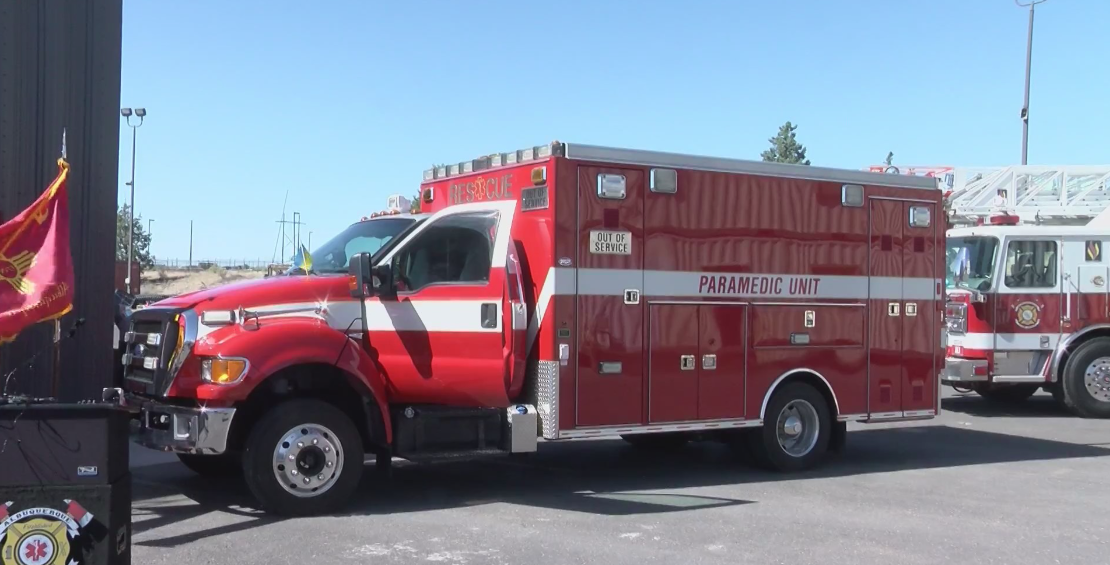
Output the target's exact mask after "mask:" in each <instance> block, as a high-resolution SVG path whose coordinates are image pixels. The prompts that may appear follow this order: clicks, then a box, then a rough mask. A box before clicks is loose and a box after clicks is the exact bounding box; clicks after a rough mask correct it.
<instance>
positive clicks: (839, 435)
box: [829, 422, 848, 453]
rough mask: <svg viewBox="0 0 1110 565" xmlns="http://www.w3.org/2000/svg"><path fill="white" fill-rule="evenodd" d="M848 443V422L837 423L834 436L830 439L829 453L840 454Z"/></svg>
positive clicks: (833, 430)
mask: <svg viewBox="0 0 1110 565" xmlns="http://www.w3.org/2000/svg"><path fill="white" fill-rule="evenodd" d="M847 443H848V422H837V423H836V424H834V425H833V427H832V436H830V437H829V451H830V452H833V453H840V452H842V451H844V446H845V445H846V444H847Z"/></svg>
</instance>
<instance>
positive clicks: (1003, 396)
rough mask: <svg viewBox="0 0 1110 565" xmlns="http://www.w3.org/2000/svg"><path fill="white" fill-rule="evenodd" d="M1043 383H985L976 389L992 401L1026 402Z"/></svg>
mask: <svg viewBox="0 0 1110 565" xmlns="http://www.w3.org/2000/svg"><path fill="white" fill-rule="evenodd" d="M1039 388H1041V385H984V386H982V387H979V388H977V389H976V390H975V392H977V393H979V396H982V397H983V398H986V399H987V400H990V401H992V402H1007V403H1009V402H1024V401H1025V400H1028V399H1029V397H1030V396H1033V394H1034V393H1036V392H1037V389H1039Z"/></svg>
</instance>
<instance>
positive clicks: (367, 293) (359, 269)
mask: <svg viewBox="0 0 1110 565" xmlns="http://www.w3.org/2000/svg"><path fill="white" fill-rule="evenodd" d="M347 274H349V275H350V277H351V279H350V283H349V286H350V291H351V297H352V298H369V297H371V296H373V295H374V285H373V275H372V273H371V268H370V254H369V253H358V254H356V255H354V256H353V257H351V265H350V267H348V268H347Z"/></svg>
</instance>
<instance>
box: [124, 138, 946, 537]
mask: <svg viewBox="0 0 1110 565" xmlns="http://www.w3.org/2000/svg"><path fill="white" fill-rule="evenodd" d="M419 200H420V206H421V210H420V213H418V214H409V213H403V212H401V211H394V212H390V213H386V214H377V215H374V217H369V218H366V219H365V220H364V221H359V222H356V223H355V224H353V225H351V226H349V227H348V228H346V229H345V230H343V231H342V232H341V233H340V234H339V235H337V236H335V237H334V238H332V239H331V240H330V241H328V242H327V243H324V244H323V245H322V246H320V247H319V248H318V249H316V250H314V251H312V252H311V253H309V254H307V255H306V256H305V257H304V258H303V260H301V261H299V262H298V264H297V265H295V266H294V268H292V269H290V271H289V272H288V273H287V274H286V275H284V276H275V277H270V278H267V279H263V280H257V281H249V282H240V283H234V284H230V285H227V286H221V287H216V288H211V289H206V290H202V291H199V292H194V293H190V294H185V295H181V296H176V297H173V298H169V299H166V300H163V301H161V302H159V303H156V304H153V305H151V306H150V307H148V308H144V309H142V310H140V311H137V312H135V314H134V317H133V319H132V320H131V327H130V329H129V331H128V332H127V333H126V336H125V338H126V346H127V353H126V354H125V358H124V360H123V362H124V364H125V368H126V371H125V379H124V381H125V384H124V386H123V389H124V390H122V391H118V392H119V394H120V396H121V402H123V403H125V404H127V405H129V406H132V407H133V409H134V411H135V413H136V417H137V418H138V420H139V422H140V431H139V433H138V438H139V439H138V441H139V442H140V443H141V444H143V445H146V446H148V447H151V448H154V449H159V450H164V451H168V452H174V453H177V454H178V455H179V457H180V458H181V460H182V461H183V462H184V463H185V464H186V465H187V466H189V467H190V468H192V469H193V470H195V471H197V472H199V473H201V474H216V473H231V472H234V473H241V474H242V475H243V476H244V477H245V479H246V483H247V485H248V486H249V488H250V490H251V492H252V493H253V495H254V496H255V497H256V498H257V500H258V501H259V503H260V505H261V506H262V507H263V508H264V509H266V510H267V511H269V512H273V513H277V514H286V515H289V514H292V515H302V514H315V513H321V512H328V511H331V510H333V509H335V508H337V507H339V505H341V504H343V503H345V502H346V501H347V500H348V499H349V497H350V495H351V493H352V492H353V490H354V489H355V488H356V485H357V484H358V482H359V480H360V476H361V475H362V471H363V466H364V461H366V460H367V456H374V459H375V460H376V462H377V463H376V464H377V466H379V467H384V468H386V469H388V465H389V463H390V461H392V460H393V458H400V459H405V460H410V461H416V462H419V461H435V460H440V459H443V458H454V457H476V456H484V455H494V454H519V453H529V452H533V451H536V450H537V449H539V448H540V447H539V446H540V445H544V444H547V443H551V442H559V441H570V440H580V439H590V438H620V439H623V440H624V441H625V442H627V443H629V444H631V445H634V446H639V447H654V448H662V447H667V448H671V447H674V446H680V445H682V444H684V443H686V442H689V441H695V440H711V441H722V442H726V443H729V444H731V445H734V446H736V447H738V448H741V449H744V450H745V451H748V452H749V453H750V454H751V455H752V456H753V458H754V459H755V460H756V461H757V462H758V463H760V464H762V465H763V466H765V467H767V468H770V469H773V470H779V471H795V470H800V469H806V468H810V467H812V466H813V465H816V464H817V463H819V462H820V460H821V459H822V458H823V457H824V456H825V454H826V453H827V452H828V451H830V450H833V449H837V448H839V447H840V446H842V445H843V443H844V441H845V434H846V429H847V423H848V422H891V421H899V420H913V419H928V418H932V417H935V416H936V415H937V413H938V411H939V409H940V405H939V391H940V389H939V380H938V379H937V375H938V374H939V373H940V370H941V367H942V365H943V362H944V350H943V348H942V347H941V345H940V339H939V338H940V332H941V330H942V325H943V320H942V315H943V304H944V301H943V290H942V287H941V285H942V283H943V251H944V246H943V242H944V230H945V224H944V220H943V214H942V213H941V211H942V193H941V191H940V190H938V189H937V186H936V184H935V181H934V180H932V179H925V178H917V177H909V176H904V175H888V174H875V173H869V172H866V171H851V170H837V169H827V168H820V167H809V166H797V165H785V164H778V163H765V162H751V161H742V160H735V159H723V158H713V157H703V156H690V155H679V154H671V153H661V152H651V151H641V150H629V149H616V148H606V147H597V146H590V145H578V144H568V143H558V142H556V143H551V144H546V145H541V146H536V147H531V148H527V149H523V150H519V151H514V152H510V153H499V154H494V155H488V156H485V157H482V158H479V159H475V160H472V161H466V162H462V163H458V164H453V165H450V166H448V167H439V168H437V169H434V170H430V171H427V172H425V173H424V180H423V182H422V183H421V186H420V192H419Z"/></svg>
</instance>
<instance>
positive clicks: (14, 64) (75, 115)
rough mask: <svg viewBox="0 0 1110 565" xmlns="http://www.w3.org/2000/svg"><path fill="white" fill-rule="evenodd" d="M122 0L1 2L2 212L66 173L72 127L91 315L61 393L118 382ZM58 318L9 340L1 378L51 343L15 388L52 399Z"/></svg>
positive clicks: (74, 238)
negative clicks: (62, 163)
mask: <svg viewBox="0 0 1110 565" xmlns="http://www.w3.org/2000/svg"><path fill="white" fill-rule="evenodd" d="M122 11H123V5H122V0H0V221H7V220H9V219H11V218H12V216H14V215H16V214H18V213H19V212H20V211H21V210H23V209H24V208H25V207H26V206H28V205H30V203H31V202H32V201H33V200H34V199H35V198H37V197H38V195H39V194H40V193H41V192H42V191H43V190H44V189H45V188H46V186H47V184H48V183H49V182H50V181H51V180H52V179H53V178H54V175H55V174H56V173H57V165H56V161H57V158H58V157H59V155H60V151H61V144H62V128H63V127H64V128H65V130H66V149H67V160H68V161H69V163H70V176H69V206H70V222H71V224H70V230H71V231H70V234H71V235H70V237H71V243H72V249H73V261H74V268H75V270H76V272H75V273H74V276H75V278H74V310H73V312H72V313H70V314H69V315H67V316H66V317H65V318H63V320H62V326H63V329H65V328H68V327H70V326H71V325H72V323H73V322H74V320H76V319H77V318H79V317H82V318H84V319H85V324H84V326H83V327H82V328H81V329H80V330H78V333H77V335H76V336H75V337H74V338H73V339H71V340H69V341H68V342H65V343H64V344H63V346H62V349H61V384H62V392H61V394H60V396H61V398H62V399H64V400H76V399H83V398H99V396H100V389H101V388H103V387H105V386H108V385H109V383H110V382H111V376H110V375H111V371H112V369H113V367H112V320H113V300H112V293H113V284H114V279H113V277H114V273H115V223H116V222H115V210H116V193H117V187H118V180H117V170H118V162H119V155H118V153H119V120H120V117H119V108H120V44H121V33H122ZM52 336H53V324H50V323H45V324H39V325H37V326H32V327H31V328H30V329H28V330H26V331H24V332H23V334H21V335H20V336H19V337H18V338H17V339H16V341H14V342H12V343H9V344H4V345H0V371H2V372H0V386H2V384H3V383H2V381H3V378H4V376H6V374H7V372H8V371H9V370H10V369H11V367H13V366H15V365H18V364H20V363H22V362H23V361H24V360H26V359H28V358H29V357H30V356H31V355H33V354H34V352H36V351H38V350H42V349H45V350H46V353H44V354H43V355H41V356H40V357H39V360H38V361H36V362H35V363H34V366H33V367H31V368H30V369H29V370H21V371H19V372H17V373H16V374H15V379H17V381H16V382H15V384H14V385H13V387H12V388H13V389H14V390H16V391H18V392H21V393H27V394H34V395H38V396H46V395H48V394H49V391H50V378H51V376H52V375H53V365H54V364H53V352H52V348H51V345H50V344H51V341H52Z"/></svg>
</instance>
